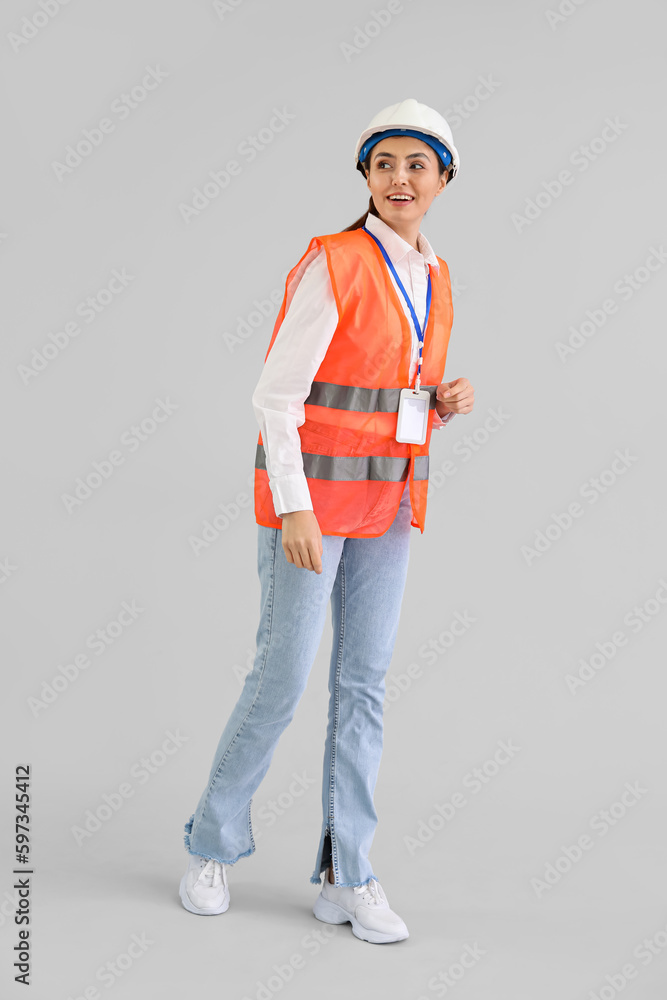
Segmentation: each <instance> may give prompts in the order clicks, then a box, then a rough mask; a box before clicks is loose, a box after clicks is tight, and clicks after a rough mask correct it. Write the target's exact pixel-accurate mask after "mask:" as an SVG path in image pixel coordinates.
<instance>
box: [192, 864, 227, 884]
mask: <svg viewBox="0 0 667 1000" xmlns="http://www.w3.org/2000/svg"><path fill="white" fill-rule="evenodd" d="M222 874H223V872H222V863H221V862H220V861H216V860H215V859H214V858H209V859H208V861H207V862H206V864H205V865H204V867H203V868H202V870H201V872H200V873H199V877H198V879H197V882H201V883H202V885H206V886H209V887H210V888H214V887H217V886H219V885H222V882H223V878H222Z"/></svg>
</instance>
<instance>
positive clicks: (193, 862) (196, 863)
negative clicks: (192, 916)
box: [180, 854, 229, 916]
mask: <svg viewBox="0 0 667 1000" xmlns="http://www.w3.org/2000/svg"><path fill="white" fill-rule="evenodd" d="M226 868H227V865H225V864H224V863H223V862H222V861H214V860H213V859H212V858H204V857H202V856H201V854H191V855H190V861H189V863H188V867H187V871H186V872H185V875H184V876H183V878H182V879H181V886H180V897H181V902H182V904H183V906H184V907H185V909H186V910H189V911H190V913H199V914H202V915H203V916H212V915H213V914H216V913H224V912H225V910H226V909H227V908H228V907H229V886H228V884H227V872H226V870H225V869H226Z"/></svg>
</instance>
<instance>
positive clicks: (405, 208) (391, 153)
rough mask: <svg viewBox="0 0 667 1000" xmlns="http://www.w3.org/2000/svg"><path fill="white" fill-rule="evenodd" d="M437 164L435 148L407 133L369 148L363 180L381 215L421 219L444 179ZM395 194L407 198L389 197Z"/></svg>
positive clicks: (390, 137)
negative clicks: (365, 176)
mask: <svg viewBox="0 0 667 1000" xmlns="http://www.w3.org/2000/svg"><path fill="white" fill-rule="evenodd" d="M439 163H440V161H439V159H438V157H437V155H436V152H435V150H434V149H432V148H431V147H430V146H429V145H428V144H427V143H425V142H422V141H421V139H416V138H414V137H413V136H410V135H392V136H389V138H388V139H380V141H379V142H378V143H376V144H375V146H373V148H372V150H371V159H370V172H369V175H368V178H367V180H366V183H367V185H368V188H369V190H370V192H371V194H372V196H373V201H374V203H375V207H376V209H377V210H378V212H379V214H380V217H381V218H382V219H386V220H387V221H389V222H394V221H398V220H399V219H401V220H405V221H410V222H419V221H421V219H422V217H423V215H424V213H425V212H426V210H427V209H428V208H429V206H430V204H431V202H432V201H433V199H434V198H435V197H437V195H439V194H440V192H441V191H442V190H443V189H444V187H445V184H446V182H447V181H446V176H447V173H446V171H445V172H443V173H442V174H440V171H439ZM397 194H404V195H409V196H410V198H409V199H405V200H403V199H401V200H392V196H395V195H397Z"/></svg>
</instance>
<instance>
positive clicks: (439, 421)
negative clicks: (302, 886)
mask: <svg viewBox="0 0 667 1000" xmlns="http://www.w3.org/2000/svg"><path fill="white" fill-rule="evenodd" d="M455 416H456V414H455V413H452V412H451V411H450V412H449V413H446V414H445V415H444V417H441V416H440V414H439V413H438V411H437V410H435V412H434V417H433V430H434V431H439V430H440V428H441V427H444V426H445V425H446V424H448V423H449V421H450V420H451V419H452V417H455Z"/></svg>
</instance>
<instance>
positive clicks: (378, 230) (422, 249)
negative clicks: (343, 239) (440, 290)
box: [364, 212, 440, 273]
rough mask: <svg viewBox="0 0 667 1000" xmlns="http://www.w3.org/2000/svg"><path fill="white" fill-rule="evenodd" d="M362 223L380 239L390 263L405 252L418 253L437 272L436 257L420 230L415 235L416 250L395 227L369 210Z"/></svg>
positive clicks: (394, 262)
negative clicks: (417, 248)
mask: <svg viewBox="0 0 667 1000" xmlns="http://www.w3.org/2000/svg"><path fill="white" fill-rule="evenodd" d="M364 224H365V226H366V229H368V231H369V232H371V233H373V235H374V236H377V238H378V239H379V240H380V242H381V243H382V246H383V247H384V248H385V250H386V251H387V253H388V254H389V257H390V259H391V262H392V264H396V262H397V261H399V260H401V258H402V257H405V256H406V254H409V253H413V254H416V253H419V255H420V256H421V257H423V259H424V263H426V264H431V266H432V267H433V268H434V269H435V271H436V273H437V272H439V270H440V265H439V264H438V259H437V257H436V256H435V253H434V252H433V248H432V246H431V244H430V243H429V241H428V240H427V239H426V237H425V236H424V234H423V233H421V232H420V233H419V235H418V236H417V246H418V247H419V250H418V251H417V250H415V248H414V247H413V246H411V245H410V244H409V243H408V241H407V240H404V239H403V237H402V236H399V235H398V233H397V232H396V230H395V229H392V228H391V226H388V225H387V223H386V222H383V221H382V219H381V218H380V217H379V216H377V215H372V214H371V213H370V212H369V213H368V217H367V219H366V222H365V223H364Z"/></svg>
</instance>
